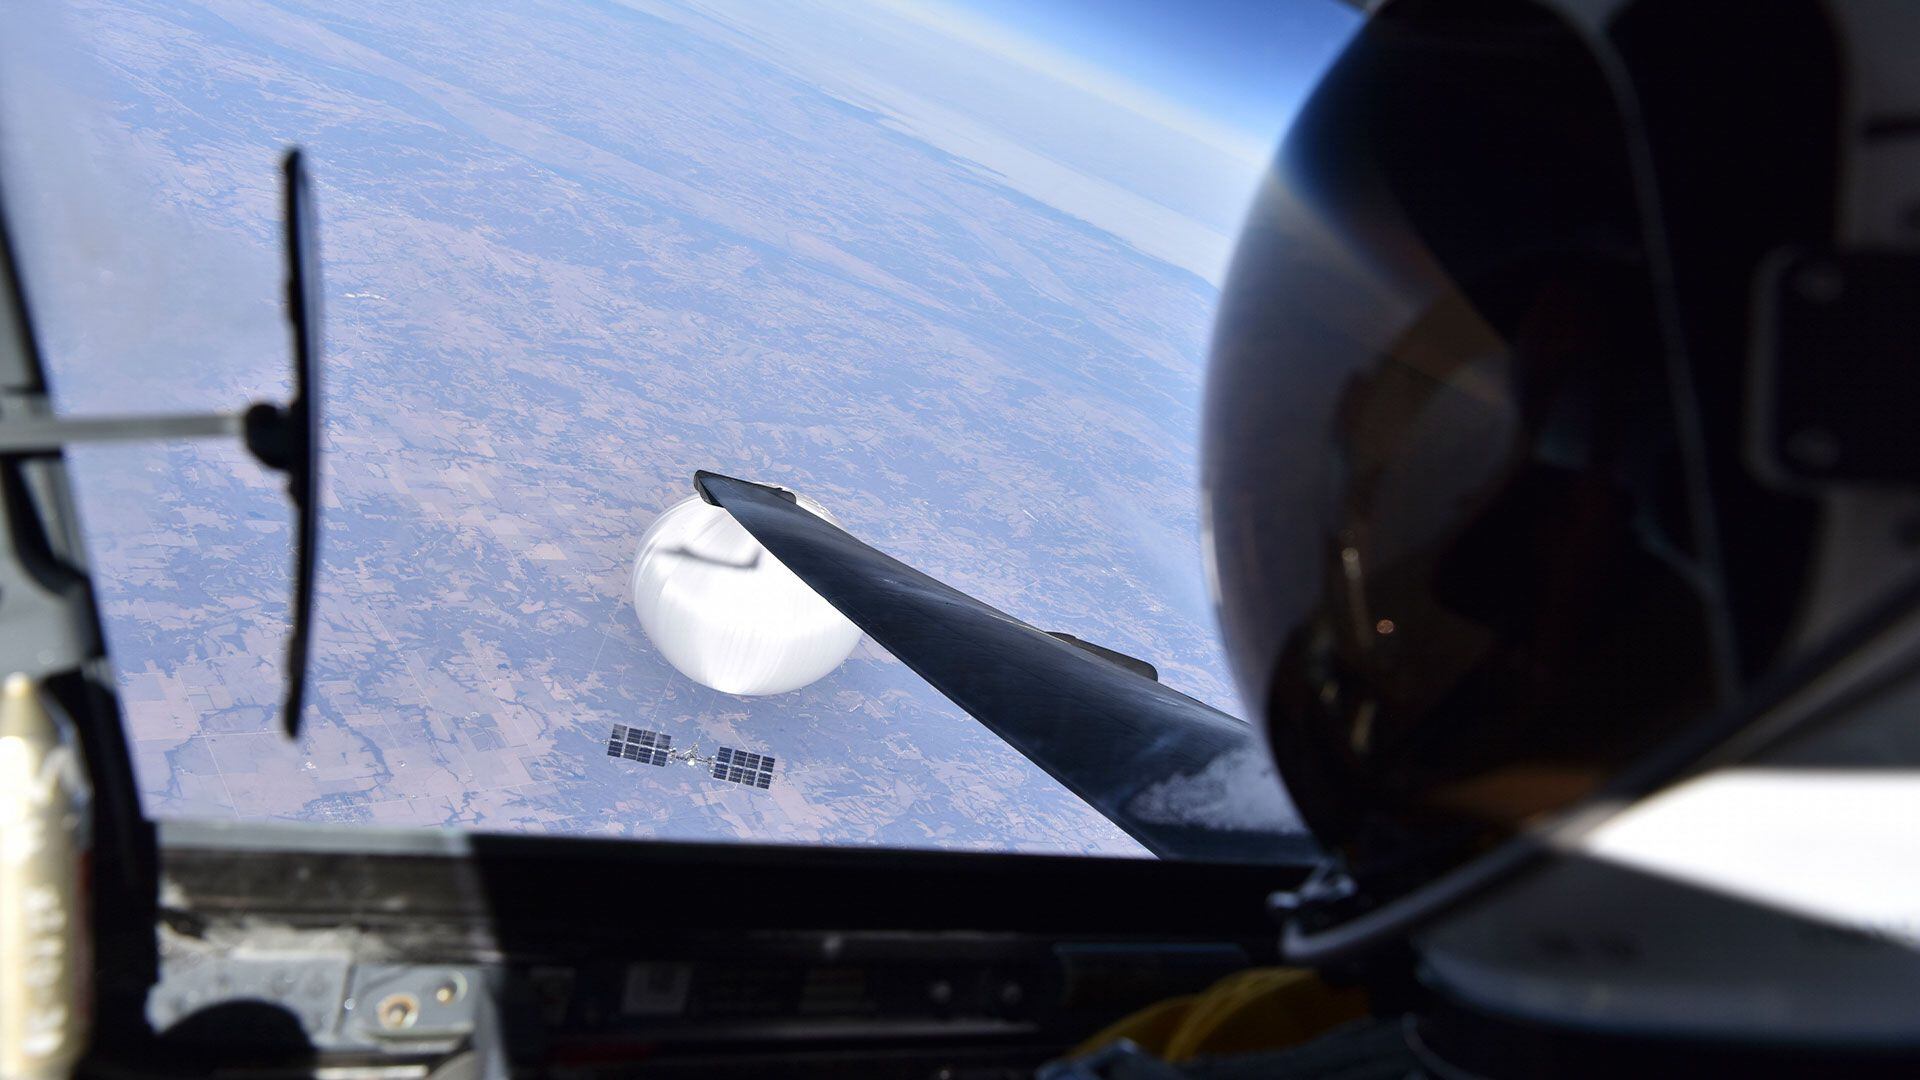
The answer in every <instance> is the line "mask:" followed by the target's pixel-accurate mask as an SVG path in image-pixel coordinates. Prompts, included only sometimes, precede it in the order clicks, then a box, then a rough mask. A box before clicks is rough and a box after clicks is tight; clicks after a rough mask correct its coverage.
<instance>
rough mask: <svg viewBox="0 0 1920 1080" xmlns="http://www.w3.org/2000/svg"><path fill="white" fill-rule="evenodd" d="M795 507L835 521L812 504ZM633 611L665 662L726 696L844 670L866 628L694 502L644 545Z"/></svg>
mask: <svg viewBox="0 0 1920 1080" xmlns="http://www.w3.org/2000/svg"><path fill="white" fill-rule="evenodd" d="M799 502H800V505H801V506H802V507H804V508H805V509H806V510H808V511H809V512H811V513H813V514H815V515H817V516H819V517H820V518H823V519H825V520H827V521H833V517H832V515H830V514H828V513H827V512H826V510H824V509H822V508H821V506H820V505H819V504H818V503H816V502H814V501H813V500H811V499H809V498H807V497H806V496H804V495H802V496H799ZM836 524H837V523H836ZM633 610H634V611H635V612H636V613H637V614H638V615H639V616H640V627H641V629H643V630H645V631H646V632H647V637H648V638H649V639H651V640H652V642H653V645H654V647H655V648H657V649H659V650H660V655H662V656H664V657H666V658H667V662H668V663H670V664H672V665H673V666H674V667H675V668H678V669H679V671H680V673H681V674H682V675H685V676H686V677H687V678H689V679H692V680H693V681H695V682H697V683H700V684H701V685H703V686H709V687H712V688H713V689H715V690H719V691H722V692H724V693H728V694H744V695H757V694H783V693H785V692H787V691H789V690H798V689H800V688H801V687H803V686H806V685H807V684H809V683H811V682H814V681H815V680H817V679H819V678H820V677H821V676H823V675H826V674H827V673H828V672H830V671H832V670H833V669H834V668H837V667H839V666H840V665H841V663H842V662H844V661H845V660H846V658H847V657H848V656H850V655H851V654H852V653H853V647H854V646H855V645H857V644H859V642H860V628H859V627H857V626H855V625H853V623H851V622H848V621H847V617H846V616H845V615H842V614H840V612H839V610H837V609H836V608H835V607H834V606H833V605H832V604H829V603H827V602H826V601H825V600H823V599H821V598H820V594H818V593H816V592H814V591H813V590H812V589H811V588H809V587H808V586H807V584H806V583H805V582H803V581H801V580H800V579H799V578H798V577H796V576H794V573H793V571H791V570H788V569H787V568H786V567H785V566H782V565H781V564H780V560H778V559H776V558H774V557H773V555H772V554H770V553H769V552H768V551H767V549H766V548H764V547H761V546H760V542H759V541H758V540H755V539H754V538H753V537H752V536H751V535H750V534H749V533H748V532H747V530H745V529H743V528H741V527H740V523H739V522H737V521H735V520H733V515H732V514H729V513H727V512H726V511H725V510H723V509H721V508H720V507H718V506H710V505H708V504H707V503H705V502H703V501H701V500H700V499H698V498H692V499H688V500H687V501H685V502H683V503H679V504H678V505H676V506H673V507H671V508H669V509H668V510H667V512H666V513H664V514H661V515H660V517H659V518H658V519H657V520H656V521H654V523H653V525H652V527H650V528H648V529H647V532H646V535H644V536H642V537H641V538H640V554H639V555H638V556H637V557H636V558H635V559H634V563H633Z"/></svg>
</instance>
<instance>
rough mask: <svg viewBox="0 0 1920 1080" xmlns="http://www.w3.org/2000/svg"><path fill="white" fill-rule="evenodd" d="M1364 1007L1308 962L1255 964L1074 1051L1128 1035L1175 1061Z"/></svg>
mask: <svg viewBox="0 0 1920 1080" xmlns="http://www.w3.org/2000/svg"><path fill="white" fill-rule="evenodd" d="M1366 1013H1367V999H1366V995H1365V994H1363V993H1362V992H1360V991H1359V990H1355V989H1339V988H1335V987H1331V986H1328V985H1327V984H1326V983H1325V982H1323V981H1321V979H1320V977H1319V976H1318V975H1315V974H1314V973H1313V972H1312V971H1310V970H1308V969H1306V968H1253V969H1250V970H1248V971H1242V972H1238V973H1236V974H1233V975H1229V976H1227V977H1226V978H1224V979H1221V980H1220V981H1219V982H1217V983H1214V984H1213V985H1212V986H1210V987H1208V988H1207V989H1206V990H1205V991H1204V992H1202V993H1199V994H1189V995H1187V996H1185V997H1177V998H1169V999H1167V1000H1166V1001H1161V1002H1157V1003H1155V1004H1153V1005H1149V1006H1147V1007H1146V1008H1144V1009H1141V1010H1140V1011H1139V1012H1136V1013H1133V1014H1132V1015H1130V1016H1127V1017H1126V1018H1124V1019H1122V1020H1120V1021H1119V1022H1118V1023H1116V1024H1113V1025H1111V1026H1109V1027H1107V1028H1106V1029H1104V1030H1102V1031H1101V1032H1100V1033H1099V1034H1097V1035H1095V1036H1093V1037H1092V1038H1090V1039H1088V1040H1087V1041H1086V1042H1084V1043H1082V1044H1080V1046H1079V1047H1077V1048H1075V1050H1074V1051H1073V1055H1072V1056H1075V1057H1078V1056H1080V1055H1082V1054H1086V1053H1090V1052H1092V1051H1094V1050H1097V1049H1099V1048H1100V1047H1102V1046H1105V1045H1107V1044H1108V1043H1111V1042H1113V1041H1114V1040H1115V1039H1131V1040H1133V1041H1134V1042H1135V1043H1137V1044H1138V1045H1139V1046H1140V1047H1141V1049H1143V1050H1146V1051H1147V1052H1148V1053H1151V1054H1153V1055H1154V1056H1155V1057H1158V1058H1161V1059H1162V1060H1164V1061H1170V1062H1179V1061H1189V1060H1191V1059H1193V1058H1196V1057H1214V1056H1222V1055H1228V1054H1244V1053H1251V1052H1253V1051H1257V1050H1277V1049H1279V1048H1281V1047H1285V1046H1293V1045H1295V1044H1297V1043H1303V1042H1306V1041H1307V1040H1309V1039H1312V1038H1313V1037H1315V1036H1317V1035H1319V1034H1321V1033H1323V1032H1326V1031H1329V1030H1331V1029H1333V1028H1335V1027H1338V1026H1340V1025H1341V1024H1344V1023H1346V1022H1347V1021H1349V1020H1356V1019H1359V1018H1360V1017H1362V1016H1365V1015H1366Z"/></svg>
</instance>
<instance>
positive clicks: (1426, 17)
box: [1205, 2, 1716, 891]
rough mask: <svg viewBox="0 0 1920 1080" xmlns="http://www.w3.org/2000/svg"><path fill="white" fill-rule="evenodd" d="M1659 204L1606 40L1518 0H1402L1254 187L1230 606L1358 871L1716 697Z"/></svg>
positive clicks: (1239, 648)
mask: <svg viewBox="0 0 1920 1080" xmlns="http://www.w3.org/2000/svg"><path fill="white" fill-rule="evenodd" d="M1570 118H1588V122H1585V123H1575V122H1570ZM1644 234H1645V229H1644V226H1643V220H1642V200H1641V199H1640V198H1638V197H1637V194H1636V186H1635V178H1634V176H1633V174H1632V171H1631V167H1630V161H1629V156H1628V153H1627V140H1626V135H1625V133H1624V131H1623V126H1622V124H1621V121H1620V118H1619V114H1618V111H1617V110H1616V107H1615V105H1614V98H1613V95H1612V93H1611V92H1610V90H1609V87H1608V84H1607V81H1606V79H1605V78H1604V77H1603V74H1602V72H1601V70H1600V69H1599V67H1598V66H1597V65H1596V64H1595V62H1594V61H1593V59H1592V57H1591V56H1590V54H1589V53H1588V51H1587V49H1586V48H1585V46H1584V45H1583V44H1582V43H1581V42H1580V41H1579V40H1578V39H1577V37H1576V36H1575V35H1574V34H1573V33H1572V32H1570V31H1569V30H1568V28H1567V27H1566V26H1564V25H1563V24H1561V23H1560V22H1558V21H1557V20H1555V19H1553V18H1551V17H1549V16H1547V15H1543V14H1542V13H1540V12H1539V11H1538V10H1537V9H1535V8H1533V7H1531V6H1528V5H1522V4H1510V3H1483V4H1471V3H1470V4H1460V3H1451V4H1444V5H1443V4H1438V3H1417V2H1415V3H1402V4H1398V5H1390V6H1389V7H1388V8H1387V9H1386V11H1385V12H1384V13H1383V14H1382V15H1381V16H1379V17H1377V18H1376V19H1375V20H1373V21H1372V22H1371V23H1370V24H1369V25H1368V26H1367V28H1366V29H1365V30H1363V32H1362V33H1361V34H1360V35H1359V37H1358V38H1356V40H1355V42H1354V44H1353V45H1352V46H1351V47H1350V49H1349V51H1348V53H1347V54H1346V55H1345V56H1344V57H1343V59H1342V60H1341V62H1340V63H1339V64H1338V65H1337V66H1336V68H1335V69H1334V70H1333V71H1332V72H1331V73H1330V75H1329V77H1328V78H1327V80H1326V81H1325V82H1324V83H1323V84H1322V87H1321V89H1320V90H1319V91H1318V92H1317V93H1316V95H1315V97H1314V99H1313V100H1312V101H1311V102H1310V103H1309V106H1308V108H1307V110H1306V111H1305V112H1304V113H1303V115H1302V117H1301V119H1300V120H1299V122H1298V123H1297V124H1296V126H1295V128H1294V130H1293V132H1292V133H1291V134H1290V136H1289V139H1288V141H1287V144H1286V145H1285V146H1284V147H1283V149H1282V152H1281V155H1280V158H1279V160H1278V162H1277V163H1276V165H1275V168H1274V170H1273V173H1272V175H1271V178H1270V182H1269V183H1268V184H1267V186H1266V188H1265V190H1264V191H1263V192H1262V194H1261V196H1260V198H1259V200H1258V202H1257V205H1256V206H1255V208H1254V210H1253V214H1252V217H1251V220H1250V221H1249V223H1248V226H1247V228H1246V230H1245V232H1244V234H1243V238H1242V240H1241V246H1240V249H1239V251H1238V253H1237V254H1236V258H1235V263H1234V267H1233V271H1232V274H1231V277H1230V280H1229V283H1228V286H1227V290H1226V294H1225V296H1224V298H1223V304H1222V310H1221V316H1220V319H1219V323H1218V326H1217V329H1216V336H1215V341H1214V355H1213V364H1212V368H1211V373H1210V376H1209V386H1208V402H1207V417H1206V432H1207V435H1206V446H1205V483H1206V492H1207V499H1208V521H1209V526H1210V529H1211V533H1212V535H1211V551H1212V553H1213V557H1214V560H1215V564H1214V571H1215V575H1216V578H1215V580H1216V584H1217V588H1218V592H1219V602H1220V612H1221V618H1222V622H1223V628H1224V630H1225V633H1226V637H1227V641H1228V645H1229V649H1230V650H1231V652H1232V658H1233V661H1234V665H1235V670H1236V672H1237V674H1238V676H1239V678H1240V679H1241V683H1242V685H1241V689H1242V692H1243V693H1244V694H1245V696H1246V700H1247V701H1248V702H1250V703H1258V704H1264V705H1265V709H1266V711H1265V717H1266V723H1267V729H1268V736H1269V738H1270V740H1271V743H1272V748H1273V752H1274V754H1275V757H1276V759H1277V761H1278V763H1279V765H1280V768H1281V771H1282V774H1283V776H1284V778H1285V781H1286V784H1287V787H1288V789H1289V791H1290V793H1291V794H1292V795H1293V797H1294V799H1295V801H1296V803H1297V804H1298V805H1299V807H1300V809H1301V811H1302V813H1303V814H1304V815H1305V816H1306V818H1307V821H1308V824H1309V825H1310V826H1311V827H1312V828H1313V829H1314V831H1315V832H1316V834H1317V835H1318V836H1319V838H1320V839H1321V840H1322V841H1323V842H1324V843H1325V844H1327V845H1328V846H1329V847H1331V848H1335V849H1338V850H1341V851H1343V852H1344V853H1345V854H1346V855H1347V856H1348V859H1349V864H1350V866H1351V868H1352V870H1353V871H1354V873H1355V874H1356V876H1358V877H1360V878H1361V879H1362V881H1363V883H1365V882H1366V881H1367V879H1368V878H1369V877H1371V878H1372V879H1373V883H1374V884H1375V885H1376V886H1385V887H1386V888H1387V889H1388V891H1392V889H1393V888H1394V887H1395V886H1394V884H1393V882H1392V881H1391V879H1396V878H1399V879H1403V881H1413V880H1417V879H1418V878H1420V877H1424V876H1427V875H1430V874H1431V873H1433V872H1434V871H1435V870H1436V869H1439V868H1443V867H1444V866H1445V865H1447V864H1450V863H1452V862H1456V861H1459V860H1460V859H1462V858H1464V857H1466V856H1467V855H1470V854H1471V853H1473V852H1474V851H1476V850H1479V849H1481V848H1483V847H1484V846H1486V845H1487V844H1490V843H1493V842H1496V841H1498V840H1499V839H1502V838H1504V837H1505V836H1508V835H1511V834H1512V833H1513V832H1514V831H1515V830H1517V829H1518V828H1520V827H1521V826H1523V825H1524V824H1525V823H1526V822H1528V821H1529V820H1531V819H1533V818H1535V817H1537V816H1538V815H1541V814H1542V813H1545V812H1548V811H1552V810H1555V809H1560V808H1564V807H1566V806H1568V805H1570V804H1571V803H1573V802H1574V801H1576V800H1578V799H1580V798H1581V797H1583V796H1585V795H1587V794H1589V793H1591V792H1592V791H1593V790H1594V789H1595V788H1596V787H1597V786H1598V785H1599V784H1600V783H1602V782H1603V781H1604V780H1605V779H1606V778H1607V777H1608V776H1610V775H1611V774H1612V773H1613V772H1614V771H1616V770H1617V769H1618V768H1619V767H1620V766H1621V765H1622V764H1623V763H1625V762H1626V761H1628V760H1630V759H1632V758H1633V757H1635V756H1637V755H1638V754H1640V753H1642V752H1644V751H1645V750H1646V749H1647V748H1649V747H1650V746H1652V745H1653V744H1654V743H1656V742H1657V741H1658V739H1659V738H1660V737H1661V736H1662V735H1663V734H1664V733H1666V732H1669V731H1671V730H1672V729H1673V728H1674V727H1675V726H1676V725H1677V724H1678V723H1680V722H1681V721H1683V720H1684V719H1686V718H1688V717H1690V716H1693V715H1697V714H1698V713H1699V712H1700V711H1701V710H1703V709H1705V708H1707V707H1709V706H1710V705H1711V704H1712V703H1713V699H1714V687H1715V685H1716V679H1715V674H1716V671H1715V667H1714V659H1713V658H1714V650H1713V648H1712V641H1713V635H1712V633H1711V627H1712V623H1711V619H1712V617H1713V610H1714V609H1713V608H1712V606H1711V605H1710V604H1708V603H1707V596H1708V595H1709V592H1708V590H1707V588H1706V587H1705V585H1704V583H1705V582H1706V581H1708V580H1710V578H1709V575H1708V573H1707V571H1706V570H1705V569H1704V568H1703V567H1702V566H1701V565H1700V561H1699V559H1698V556H1697V551H1696V546H1697V545H1696V542H1695V541H1696V538H1695V536H1694V535H1693V534H1692V531H1691V525H1690V522H1691V521H1692V518H1691V516H1690V512H1689V505H1690V503H1689V499H1688V497H1687V487H1686V481H1685V477H1686V469H1685V467H1684V464H1683V457H1682V454H1681V446H1680V440H1679V437H1678V435H1677V432H1678V427H1679V425H1678V423H1677V418H1678V417H1679V415H1680V414H1679V411H1678V409H1677V408H1676V405H1675V401H1674V398H1673V387H1674V380H1673V378H1672V377H1671V371H1670V366H1669V358H1670V352H1669V349H1668V348H1667V345H1666V342H1665V340H1664V335H1663V333H1662V328H1661V320H1660V316H1659V309H1658V307H1657V305H1656V302H1655V296H1656V293H1655V290H1654V287H1653V285H1652V280H1653V278H1652V276H1651V268H1652V267H1653V266H1654V265H1655V264H1654V260H1653V254H1652V253H1650V252H1648V251H1647V250H1646V249H1645V246H1644V243H1643V236H1644Z"/></svg>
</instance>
